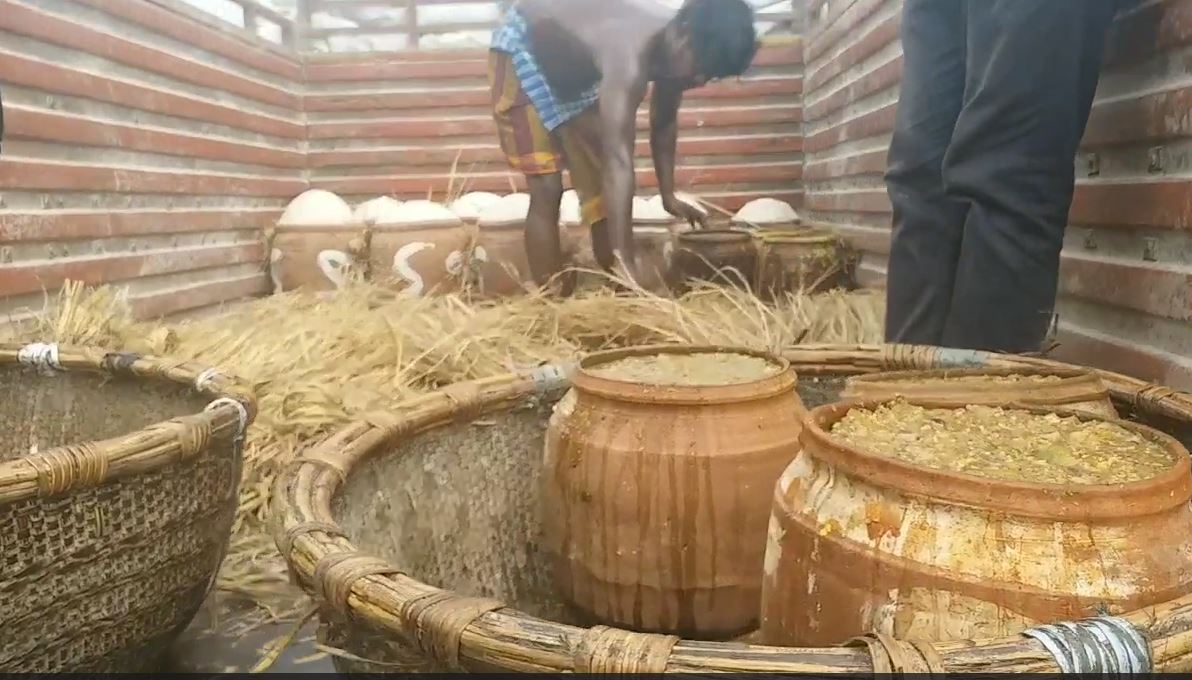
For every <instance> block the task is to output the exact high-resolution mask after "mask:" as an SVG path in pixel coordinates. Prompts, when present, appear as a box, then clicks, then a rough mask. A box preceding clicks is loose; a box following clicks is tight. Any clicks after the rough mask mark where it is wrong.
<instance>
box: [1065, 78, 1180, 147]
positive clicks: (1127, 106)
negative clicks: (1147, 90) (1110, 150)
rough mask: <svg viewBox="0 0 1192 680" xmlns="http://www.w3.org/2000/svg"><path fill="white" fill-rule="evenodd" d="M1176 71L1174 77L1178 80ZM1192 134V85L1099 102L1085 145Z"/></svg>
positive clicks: (1153, 141)
mask: <svg viewBox="0 0 1192 680" xmlns="http://www.w3.org/2000/svg"><path fill="white" fill-rule="evenodd" d="M1174 77H1175V76H1174V74H1173V79H1174ZM1190 136H1192V86H1185V87H1180V88H1177V89H1173V90H1168V91H1166V92H1155V93H1153V94H1147V95H1142V96H1139V97H1134V98H1131V99H1123V100H1116V101H1110V102H1103V103H1098V104H1097V105H1096V106H1094V107H1093V110H1092V113H1091V114H1090V116H1089V122H1088V127H1087V128H1086V129H1085V132H1084V139H1083V140H1082V141H1081V147H1082V148H1084V149H1096V148H1099V147H1104V146H1113V145H1121V144H1137V143H1148V144H1157V143H1160V142H1167V141H1171V140H1174V139H1180V138H1186V137H1190Z"/></svg>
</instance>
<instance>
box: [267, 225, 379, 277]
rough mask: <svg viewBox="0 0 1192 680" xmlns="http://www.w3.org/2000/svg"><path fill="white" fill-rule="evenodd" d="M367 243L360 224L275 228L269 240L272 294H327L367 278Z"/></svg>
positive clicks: (364, 227) (365, 231)
mask: <svg viewBox="0 0 1192 680" xmlns="http://www.w3.org/2000/svg"><path fill="white" fill-rule="evenodd" d="M369 241H370V230H369V227H368V226H367V225H365V224H363V223H347V224H335V225H293V226H291V225H278V226H277V227H275V228H274V229H273V233H272V236H271V237H270V239H269V243H270V252H269V273H270V277H271V278H272V280H273V288H274V290H273V292H274V293H281V292H285V291H290V290H303V291H318V292H330V291H334V290H337V289H339V288H342V287H343V286H344V285H346V284H347V283H348V282H349V281H350V280H353V279H355V280H363V279H366V278H368V250H369V247H370V246H369Z"/></svg>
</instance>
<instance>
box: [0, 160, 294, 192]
mask: <svg viewBox="0 0 1192 680" xmlns="http://www.w3.org/2000/svg"><path fill="white" fill-rule="evenodd" d="M0 189H20V190H24V191H85V192H112V193H130V194H138V193H139V194H187V195H203V196H256V197H273V198H291V197H293V196H295V195H297V194H299V193H301V192H302V191H303V190H305V189H306V183H305V182H304V181H303V180H301V179H278V178H274V177H261V176H254V175H232V174H222V173H213V172H171V171H165V170H144V169H138V168H128V167H117V166H105V165H82V164H76V163H59V162H50V161H39V160H30V159H22V158H11V157H10V158H0Z"/></svg>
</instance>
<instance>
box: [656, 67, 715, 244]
mask: <svg viewBox="0 0 1192 680" xmlns="http://www.w3.org/2000/svg"><path fill="white" fill-rule="evenodd" d="M682 103H683V90H682V88H680V87H678V86H676V85H674V84H673V83H667V82H665V81H663V82H655V83H654V94H653V96H651V98H650V153H651V155H653V157H654V174H656V175H657V176H658V193H659V195H661V196H662V207H663V208H665V209H666V211H667V212H669V213H670V214H672V215H674V216H675V217H679V218H681V219H684V220H687V221H688V222H690V223H692V224H693V225H694V224H695V223H699V224H700V226H705V219H706V218H705V216H704V214H703V213H702V212H700V211H699V210H697V209H696V208H695V206H689V205H687V204H685V203H683V202H681V201H679V200H678V199H676V198H675V147H676V146H677V144H678V141H679V106H680V105H681V104H682Z"/></svg>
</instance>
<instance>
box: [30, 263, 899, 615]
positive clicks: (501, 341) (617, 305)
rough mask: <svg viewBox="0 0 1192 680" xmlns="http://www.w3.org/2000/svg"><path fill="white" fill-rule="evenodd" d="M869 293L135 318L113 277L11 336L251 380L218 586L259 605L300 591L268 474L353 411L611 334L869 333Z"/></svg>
mask: <svg viewBox="0 0 1192 680" xmlns="http://www.w3.org/2000/svg"><path fill="white" fill-rule="evenodd" d="M883 309H884V307H883V302H882V297H881V296H880V295H877V294H873V293H844V292H832V293H827V294H822V295H816V296H792V297H791V298H789V299H788V300H787V301H786V302H785V303H783V304H781V305H777V306H767V305H763V304H762V303H761V302H760V301H758V300H757V299H756V298H755V297H753V296H751V295H749V294H748V293H746V292H742V291H738V290H733V289H726V288H718V287H710V286H704V287H701V288H697V289H696V290H693V291H692V292H690V293H689V294H687V295H685V296H684V297H683V298H681V299H678V300H675V299H670V298H663V297H657V296H653V295H649V294H645V293H637V294H633V295H626V294H621V295H617V294H615V293H613V292H611V291H608V290H600V291H596V292H591V293H584V294H582V295H579V296H577V297H574V298H570V299H557V298H549V297H546V296H535V295H527V296H523V297H516V298H507V299H502V300H496V301H486V302H482V303H474V302H471V301H469V300H468V299H466V298H464V297H461V296H454V295H446V296H436V297H426V298H406V297H401V296H398V295H395V294H394V293H393V292H391V291H386V290H384V289H380V288H377V287H373V286H369V285H365V284H354V285H352V286H350V287H348V288H345V289H343V290H341V291H339V292H338V293H336V294H335V296H334V297H330V298H328V297H321V296H318V295H315V294H309V293H301V292H291V293H285V294H282V295H277V296H271V297H267V298H264V299H260V300H257V301H253V302H252V303H249V304H246V305H242V306H240V307H239V308H237V309H235V310H234V311H231V312H228V313H226V314H224V315H221V316H218V317H208V318H204V319H195V320H191V321H188V322H180V323H176V324H170V325H162V324H159V323H144V322H137V321H135V320H134V319H133V318H132V316H131V314H130V312H129V307H128V305H127V303H126V301H125V300H124V299H123V298H122V297H121V296H120V295H119V294H118V293H117V291H116V290H114V289H111V288H106V287H105V288H98V289H87V288H84V287H82V286H80V285H77V284H68V285H67V286H66V287H64V289H63V290H62V292H61V294H60V295H59V296H58V298H57V299H56V300H53V301H50V302H49V303H48V304H47V309H46V310H45V312H44V313H43V314H42V315H41V316H40V317H39V318H38V319H37V321H36V322H35V324H34V325H33V326H32V327H29V328H26V329H24V330H21V331H19V332H18V333H19V337H20V339H21V340H26V341H34V340H36V341H43V342H50V341H54V342H60V343H68V344H87V345H94V346H100V347H103V348H109V349H113V350H116V349H118V350H122V351H132V352H142V353H152V354H158V355H170V356H174V357H179V358H182V359H186V360H193V361H196V362H200V363H204V364H208V365H214V366H216V367H218V368H220V369H222V370H224V371H226V372H228V373H231V374H235V375H238V376H240V377H241V378H243V379H246V380H248V381H250V382H251V383H252V384H253V385H254V386H255V389H256V390H257V396H258V399H259V400H260V414H259V416H258V418H257V420H256V422H255V423H254V424H253V426H252V428H251V430H250V431H249V436H248V441H247V445H246V451H245V456H246V460H245V478H244V485H243V489H242V492H241V498H240V512H239V516H238V518H237V522H236V528H235V534H234V538H233V545H232V547H231V550H230V552H229V554H228V556H227V558H226V560H225V562H224V566H223V569H222V572H221V574H220V579H219V581H218V586H217V587H218V588H219V590H221V591H222V592H223V593H225V594H232V595H241V596H244V597H245V598H247V599H248V600H250V601H251V602H254V603H256V605H258V607H259V608H258V609H257V610H256V612H257V618H255V619H251V618H250V619H243V621H242V623H241V624H240V625H242V626H245V627H248V626H252V625H254V621H255V622H258V623H259V622H260V621H263V620H266V619H283V618H288V617H291V616H293V615H294V614H295V613H296V612H297V611H299V610H300V609H302V608H303V607H305V606H306V604H307V603H306V602H305V601H304V600H303V598H301V597H299V596H296V593H295V591H294V589H293V587H292V586H290V585H289V583H288V579H287V577H286V573H285V566H284V563H283V562H282V560H281V558H280V556H279V554H278V553H277V550H276V548H275V547H274V545H273V543H272V540H271V539H270V538H269V537H268V536H267V535H265V534H264V533H263V527H262V520H263V516H264V512H265V510H266V508H267V502H268V497H269V493H270V485H271V483H272V481H273V478H274V476H275V474H276V473H277V471H278V470H279V469H281V467H282V466H284V465H285V464H287V463H288V462H290V461H291V460H293V459H294V458H295V457H296V456H297V455H298V451H299V447H300V446H301V445H302V443H303V442H307V441H310V440H312V439H314V438H316V437H319V436H321V435H324V434H326V433H328V432H330V431H332V430H333V429H335V428H336V427H338V426H340V425H342V424H344V423H346V422H348V421H349V420H351V419H353V418H354V417H358V416H360V415H361V414H365V413H367V412H370V411H374V410H378V409H387V408H389V407H391V406H393V405H394V404H396V403H398V402H400V401H402V400H403V399H406V398H408V397H410V396H411V395H415V394H417V393H420V392H426V391H428V390H433V389H436V388H437V387H439V386H442V385H445V384H448V383H452V382H457V381H461V380H470V379H474V378H481V377H486V376H491V375H495V374H501V373H506V372H509V371H511V370H514V369H519V368H527V367H532V366H536V365H539V364H541V363H544V362H551V361H558V360H564V359H571V358H574V357H575V356H576V355H577V354H579V353H582V352H585V351H591V350H597V349H603V348H608V347H615V346H626V345H636V344H644V343H656V342H689V343H711V344H728V345H739V346H745V347H750V348H756V349H768V350H778V349H780V348H782V347H784V346H788V345H791V344H795V343H798V342H839V343H867V342H880V340H881V337H880V336H881V327H882V312H883Z"/></svg>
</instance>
